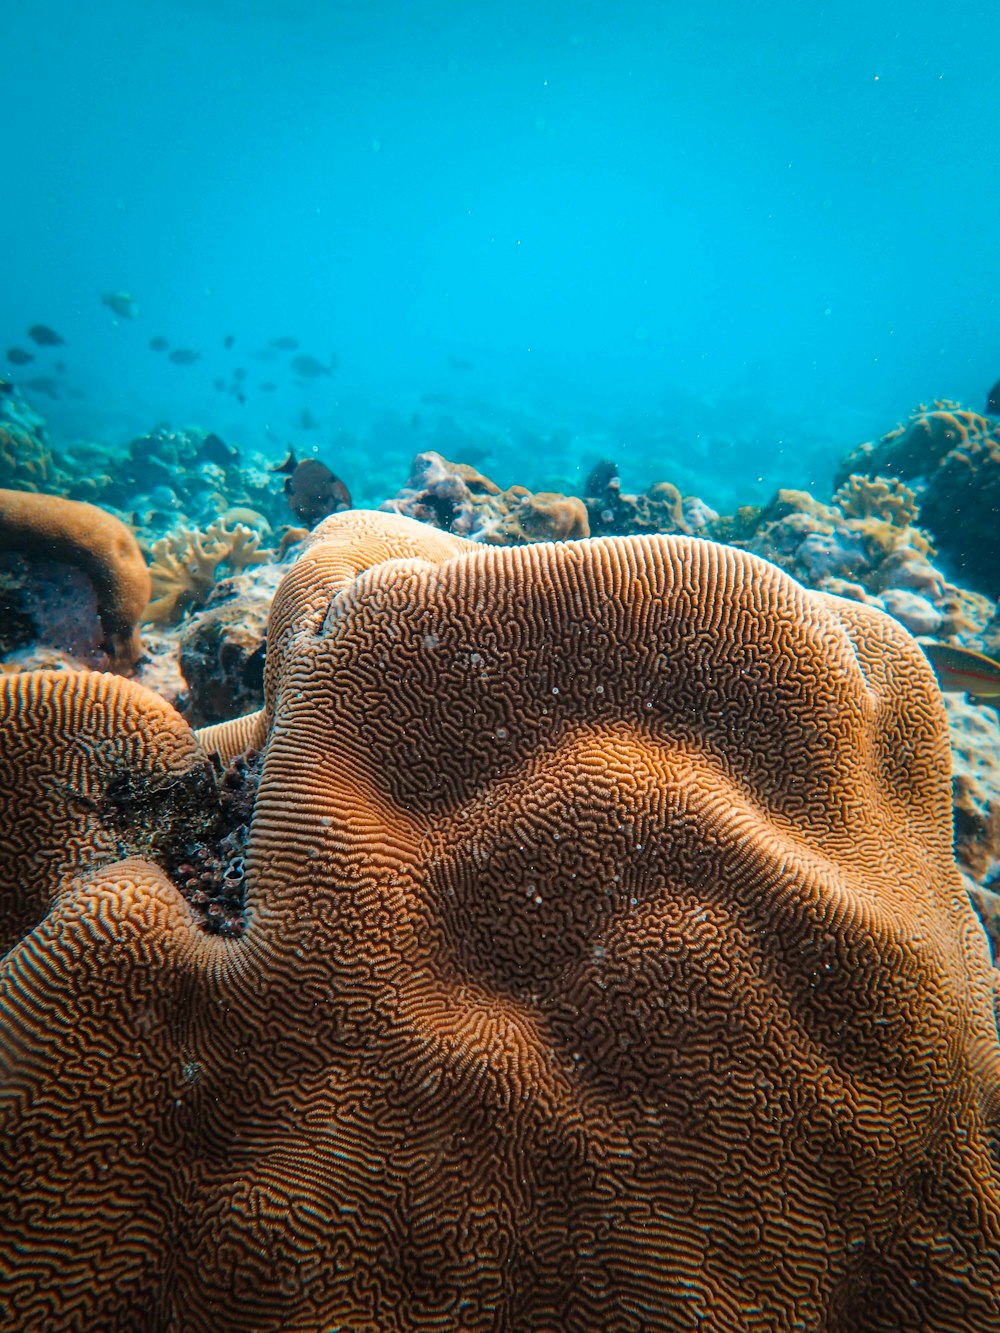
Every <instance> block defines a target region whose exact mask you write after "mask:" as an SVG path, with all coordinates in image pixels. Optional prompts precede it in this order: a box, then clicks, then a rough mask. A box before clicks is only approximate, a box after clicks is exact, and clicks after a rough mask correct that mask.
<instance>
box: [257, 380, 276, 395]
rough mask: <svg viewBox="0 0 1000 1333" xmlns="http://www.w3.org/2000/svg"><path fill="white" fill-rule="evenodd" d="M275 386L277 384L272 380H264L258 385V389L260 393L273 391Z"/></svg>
mask: <svg viewBox="0 0 1000 1333" xmlns="http://www.w3.org/2000/svg"><path fill="white" fill-rule="evenodd" d="M277 387H278V386H277V385H276V384H275V383H274V381H273V380H265V381H264V383H263V384H262V385H261V386H260V391H261V393H274V391H275V390H276V389H277Z"/></svg>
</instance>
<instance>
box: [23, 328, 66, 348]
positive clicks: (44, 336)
mask: <svg viewBox="0 0 1000 1333" xmlns="http://www.w3.org/2000/svg"><path fill="white" fill-rule="evenodd" d="M28 337H29V338H30V339H31V341H32V342H33V343H37V344H38V346H39V347H61V346H62V345H63V344H64V343H65V341H66V339H65V338H62V337H60V335H59V334H58V333H56V331H55V329H50V328H49V326H48V325H47V324H32V326H31V328H30V329H29V330H28Z"/></svg>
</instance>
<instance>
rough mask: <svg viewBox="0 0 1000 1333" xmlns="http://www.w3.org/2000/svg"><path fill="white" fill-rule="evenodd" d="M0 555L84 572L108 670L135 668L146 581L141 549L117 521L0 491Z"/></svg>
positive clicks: (73, 504) (79, 506)
mask: <svg viewBox="0 0 1000 1333" xmlns="http://www.w3.org/2000/svg"><path fill="white" fill-rule="evenodd" d="M0 550H2V551H13V552H16V553H17V554H19V555H23V556H26V557H28V558H37V559H40V560H45V561H49V562H51V561H58V562H61V563H62V564H66V565H71V566H73V567H74V568H76V569H79V570H82V571H83V573H84V574H86V576H87V578H88V579H89V580H90V582H91V584H92V586H93V588H94V593H95V595H96V599H97V612H98V616H99V617H100V621H101V626H102V628H103V631H104V644H103V647H104V650H105V652H106V653H107V655H108V659H109V662H110V664H111V665H112V666H113V667H114V668H115V670H118V671H129V670H130V669H131V668H132V667H133V666H134V664H135V662H136V659H137V658H138V656H139V654H140V653H141V651H142V644H141V642H140V639H139V619H140V617H141V615H142V612H143V608H144V607H145V605H146V603H147V601H148V600H149V588H150V580H149V571H148V570H147V568H146V562H145V560H143V558H142V552H141V551H140V549H139V544H138V542H137V541H136V539H135V537H133V535H132V533H131V532H130V531H129V529H128V528H127V527H126V526H125V524H124V523H122V521H121V520H120V519H118V518H115V516H114V515H113V514H109V513H107V512H106V511H105V510H103V509H98V508H97V507H96V506H95V505H91V504H86V503H85V502H83V501H80V500H64V499H62V498H61V497H58V496H55V495H43V494H39V493H36V492H29V491H9V490H0Z"/></svg>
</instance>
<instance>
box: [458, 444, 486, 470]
mask: <svg viewBox="0 0 1000 1333" xmlns="http://www.w3.org/2000/svg"><path fill="white" fill-rule="evenodd" d="M450 452H452V451H451V450H449V453H450ZM490 453H491V451H490V450H489V449H483V448H481V447H480V446H479V445H478V444H469V445H466V446H465V447H464V448H460V449H458V450H457V451H456V452H455V453H454V457H453V458H452V459H451V462H453V463H468V464H469V466H470V467H476V466H477V465H478V464H479V463H485V462H486V460H487V458H489V456H490Z"/></svg>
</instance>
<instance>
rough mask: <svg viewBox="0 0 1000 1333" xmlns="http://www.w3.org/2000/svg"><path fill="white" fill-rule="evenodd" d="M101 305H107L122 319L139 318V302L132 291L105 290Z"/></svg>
mask: <svg viewBox="0 0 1000 1333" xmlns="http://www.w3.org/2000/svg"><path fill="white" fill-rule="evenodd" d="M101 305H106V306H107V307H108V309H109V310H113V311H114V313H115V314H116V315H120V316H121V318H122V319H138V318H139V302H138V301H137V300H136V299H135V297H134V296H133V295H132V293H131V292H105V294H104V295H103V296H102V297H101Z"/></svg>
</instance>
